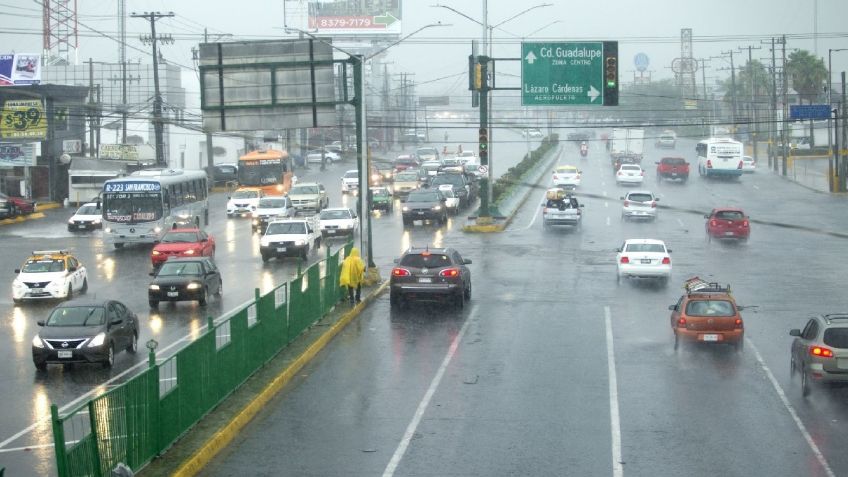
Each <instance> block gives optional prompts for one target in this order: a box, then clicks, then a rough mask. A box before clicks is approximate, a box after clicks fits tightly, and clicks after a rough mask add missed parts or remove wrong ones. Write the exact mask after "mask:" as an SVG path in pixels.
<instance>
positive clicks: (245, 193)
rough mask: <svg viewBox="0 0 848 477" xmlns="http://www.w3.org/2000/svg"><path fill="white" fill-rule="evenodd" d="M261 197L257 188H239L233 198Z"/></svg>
mask: <svg viewBox="0 0 848 477" xmlns="http://www.w3.org/2000/svg"><path fill="white" fill-rule="evenodd" d="M258 197H259V191H256V190H237V191H235V193H234V194H233V199H256V198H258Z"/></svg>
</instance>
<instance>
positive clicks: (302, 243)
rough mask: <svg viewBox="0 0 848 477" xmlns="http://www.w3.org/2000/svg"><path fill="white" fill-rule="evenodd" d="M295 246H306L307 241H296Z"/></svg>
mask: <svg viewBox="0 0 848 477" xmlns="http://www.w3.org/2000/svg"><path fill="white" fill-rule="evenodd" d="M294 244H295V245H298V246H300V245H306V240H296V241H295V242H294Z"/></svg>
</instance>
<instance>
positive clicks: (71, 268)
mask: <svg viewBox="0 0 848 477" xmlns="http://www.w3.org/2000/svg"><path fill="white" fill-rule="evenodd" d="M75 271H77V267H68V272H75Z"/></svg>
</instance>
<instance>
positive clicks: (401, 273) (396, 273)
mask: <svg viewBox="0 0 848 477" xmlns="http://www.w3.org/2000/svg"><path fill="white" fill-rule="evenodd" d="M410 275H411V273H409V270H407V269H405V268H400V267H395V268H393V269H392V276H393V277H408V276H410Z"/></svg>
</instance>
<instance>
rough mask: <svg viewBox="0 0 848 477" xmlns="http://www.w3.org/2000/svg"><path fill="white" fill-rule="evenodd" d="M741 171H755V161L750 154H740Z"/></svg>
mask: <svg viewBox="0 0 848 477" xmlns="http://www.w3.org/2000/svg"><path fill="white" fill-rule="evenodd" d="M742 172H757V161H755V160H754V158H753V157H751V156H742Z"/></svg>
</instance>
